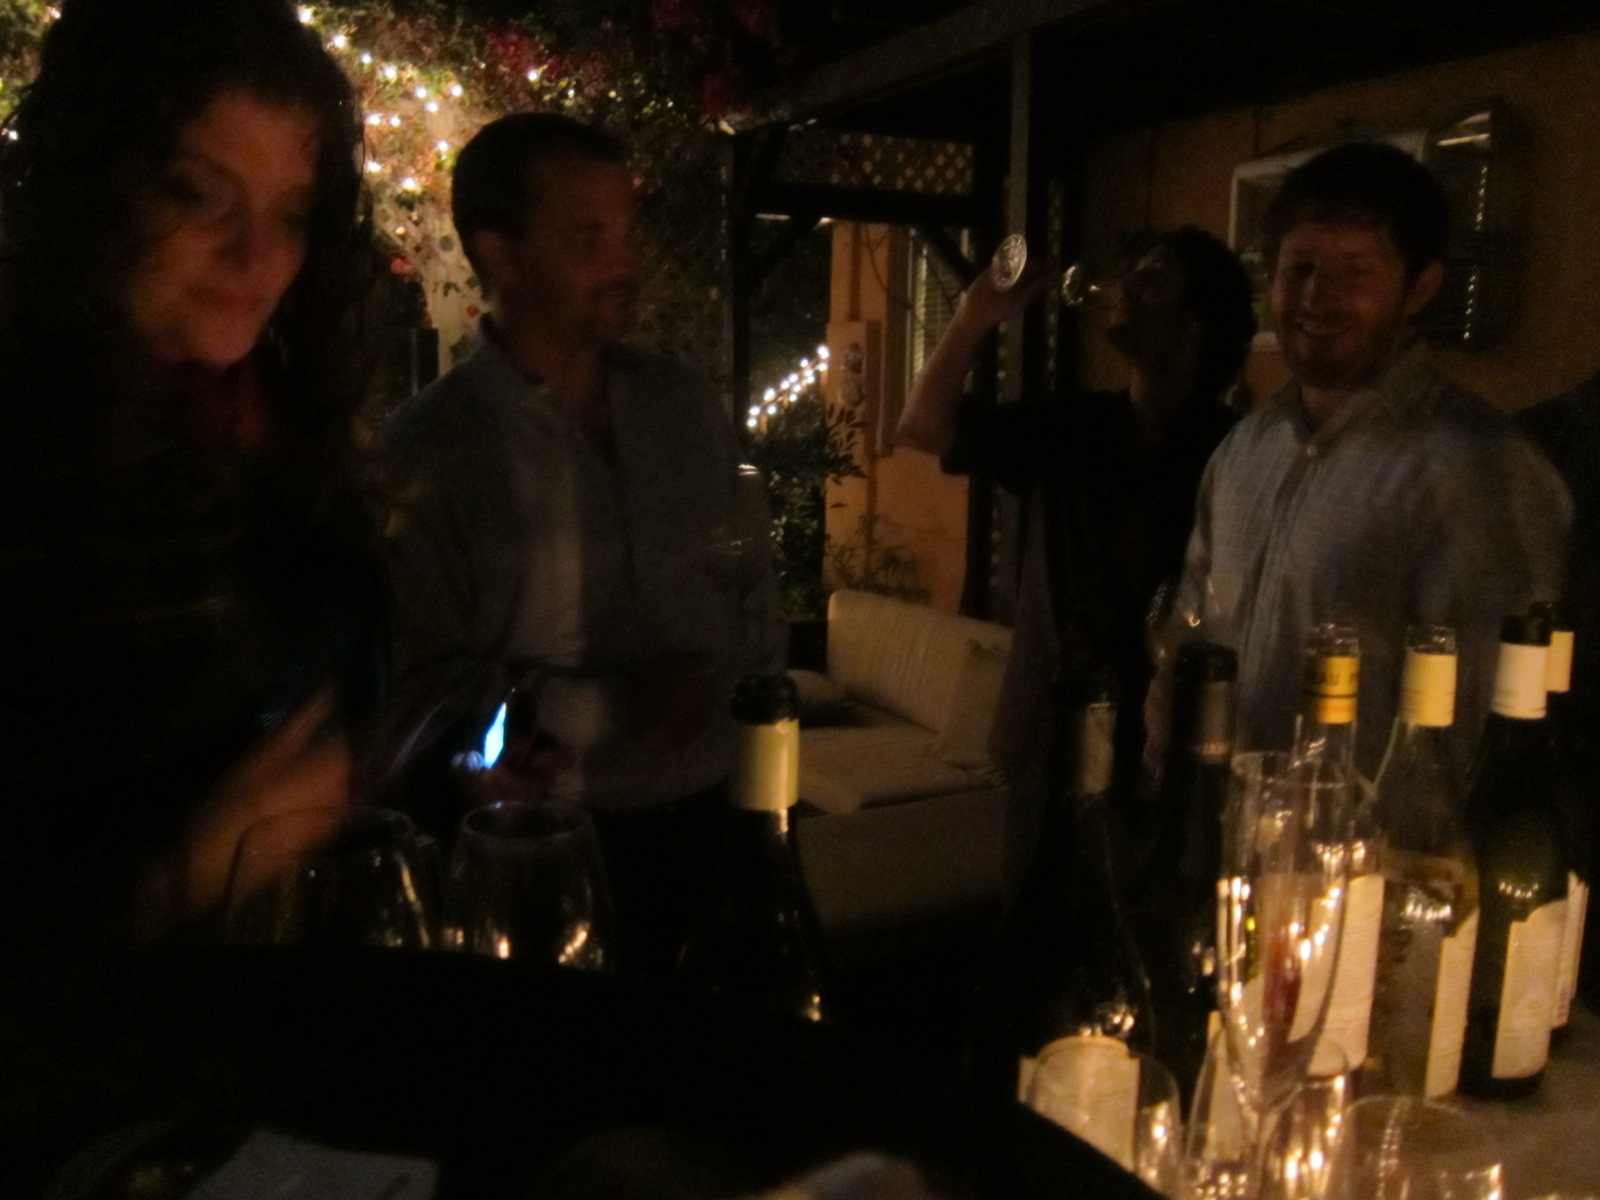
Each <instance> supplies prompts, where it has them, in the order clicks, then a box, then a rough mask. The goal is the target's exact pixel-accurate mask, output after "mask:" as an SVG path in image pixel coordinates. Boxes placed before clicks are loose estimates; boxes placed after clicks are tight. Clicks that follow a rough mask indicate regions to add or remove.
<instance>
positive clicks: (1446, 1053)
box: [1423, 913, 1478, 1100]
mask: <svg viewBox="0 0 1600 1200" xmlns="http://www.w3.org/2000/svg"><path fill="white" fill-rule="evenodd" d="M1477 947H1478V914H1477V913H1473V914H1472V915H1471V916H1470V917H1468V918H1467V919H1466V920H1465V921H1463V922H1461V928H1460V929H1458V930H1456V932H1455V933H1454V934H1453V935H1452V936H1450V937H1447V938H1445V939H1444V944H1443V945H1441V946H1440V947H1439V983H1438V986H1436V987H1435V988H1434V992H1433V1025H1432V1028H1431V1029H1430V1031H1429V1034H1428V1072H1427V1077H1426V1079H1425V1081H1424V1083H1423V1094H1424V1095H1425V1096H1426V1097H1427V1098H1428V1099H1429V1100H1433V1099H1435V1098H1437V1097H1439V1096H1448V1095H1449V1094H1450V1093H1451V1092H1453V1091H1455V1090H1456V1084H1457V1083H1458V1082H1460V1079H1461V1047H1462V1043H1463V1040H1464V1039H1465V1038H1466V1036H1467V1001H1468V1000H1469V999H1470V998H1471V995H1472V956H1473V953H1474V952H1475V951H1476V950H1477Z"/></svg>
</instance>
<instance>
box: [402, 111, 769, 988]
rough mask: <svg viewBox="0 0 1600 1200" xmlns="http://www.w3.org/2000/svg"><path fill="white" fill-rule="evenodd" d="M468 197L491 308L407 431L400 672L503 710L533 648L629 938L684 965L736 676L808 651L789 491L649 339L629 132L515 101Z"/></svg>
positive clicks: (486, 142)
mask: <svg viewBox="0 0 1600 1200" xmlns="http://www.w3.org/2000/svg"><path fill="white" fill-rule="evenodd" d="M453 205H454V217H455V224H456V230H457V232H458V233H459V235H460V238H461V242H462V245H463V247H464V248H465V250H466V252H467V255H468V257H469V258H470V259H471V261H472V263H473V266H474V267H475V268H476V270H477V272H478V277H479V278H480V279H482V280H483V282H484V287H485V292H486V296H487V299H488V303H489V308H490V313H491V315H490V316H489V317H488V318H486V319H485V321H484V323H483V328H482V334H483V336H482V338H481V340H480V342H479V345H478V346H477V348H476V349H475V350H474V351H473V353H472V355H471V356H470V357H469V358H468V359H467V360H466V361H465V362H463V363H462V364H461V365H460V366H458V367H456V368H455V369H454V370H452V371H450V372H449V373H448V374H447V375H445V376H444V378H442V379H440V380H438V381H437V382H436V383H434V384H433V385H432V386H430V387H429V388H427V389H425V390H424V391H423V392H421V393H420V394H418V395H417V396H415V397H413V398H412V399H411V400H410V401H408V402H407V403H405V404H404V405H402V406H401V407H400V408H399V409H398V410H397V411H396V412H395V414H394V416H393V417H392V418H391V420H390V422H389V424H388V426H387V427H386V429H385V431H384V454H385V457H386V459H387V464H388V467H389V469H390V471H391V473H392V475H393V478H394V481H395V486H396V491H397V495H398V498H399V505H400V508H399V512H398V514H397V518H396V526H395V528H394V530H393V546H394V566H395V580H396V591H397V610H398V613H397V641H398V647H399V657H400V680H399V682H400V686H401V687H402V688H405V689H411V690H414V689H415V688H416V687H417V686H419V681H421V682H420V686H424V687H425V686H427V684H426V681H427V680H428V679H430V678H437V679H444V680H448V681H450V682H449V685H448V686H450V687H452V688H454V689H456V690H457V691H458V692H460V693H461V697H460V698H461V700H462V702H463V703H464V704H465V705H466V706H467V707H471V706H472V705H473V704H474V702H476V701H482V702H483V703H482V704H481V705H480V707H479V713H478V715H479V716H480V717H481V716H482V715H483V712H484V710H485V709H486V708H487V707H491V706H492V704H493V703H494V701H495V700H496V699H497V696H496V689H497V688H502V687H503V686H504V684H505V683H506V682H508V681H510V680H511V679H513V677H514V676H516V675H517V674H518V673H519V672H521V671H523V670H524V669H529V668H531V671H532V674H531V675H530V676H529V677H528V678H529V679H530V681H531V682H530V690H531V692H532V694H533V696H534V707H535V709H536V720H537V721H538V723H539V725H540V727H541V729H542V730H543V731H544V733H545V735H546V736H548V737H549V738H551V739H553V740H554V741H555V742H557V743H560V744H561V745H562V746H563V747H564V748H565V750H566V751H567V753H568V754H569V755H570V759H571V766H570V767H565V768H557V769H555V770H554V771H553V777H552V778H550V779H549V780H548V782H549V784H550V786H551V787H552V788H553V789H554V790H555V791H556V792H557V793H558V794H565V795H568V796H572V797H575V798H581V799H582V801H583V803H584V804H585V805H587V806H588V808H589V809H590V811H591V812H592V813H593V814H594V816H595V823H596V826H597V828H598V830H599V833H600V837H601V841H602V845H603V847H604V849H605V851H606V854H607V858H608V863H609V866H610V868H611V871H612V882H613V887H614V889H615V890H616V892H617V902H618V909H619V917H620V919H621V924H622V926H623V936H624V939H625V944H624V947H623V953H624V957H625V960H631V963H632V965H633V966H636V967H640V968H642V969H644V970H645V971H647V972H650V971H657V970H663V969H665V968H666V967H668V966H670V961H671V955H672V953H673V951H674V950H675V947H674V946H673V945H672V943H673V940H674V937H675V936H677V935H680V934H682V933H683V932H685V929H684V928H683V927H682V926H683V923H684V922H686V921H688V920H690V919H692V912H693V909H694V907H695V903H696V901H695V889H696V886H697V881H698V880H699V879H700V878H701V877H703V876H704V875H705V873H706V862H707V860H706V857H705V855H706V849H705V846H704V844H703V840H702V839H701V837H700V836H699V834H698V832H697V831H698V830H699V829H700V828H701V827H702V826H704V825H705V823H706V822H707V821H708V820H714V818H715V813H716V807H717V804H718V802H719V801H718V796H719V794H720V792H721V790H722V788H723V785H724V782H725V780H726V777H727V774H728V770H729V767H730V757H731V753H732V737H733V724H732V720H731V718H730V716H729V713H728V705H729V702H730V699H731V696H732V690H733V682H734V680H735V679H736V678H737V677H738V676H739V675H741V674H744V673H747V672H751V671H773V670H780V671H781V670H782V668H783V663H784V641H785V635H784V626H783V623H782V620H781V617H780V615H779V612H778V609H777V605H776V589H775V586H774V583H773V579H772V574H771V569H770V562H769V553H770V551H769V540H768V537H767V534H766V517H765V513H766V507H765V503H764V501H763V500H762V498H761V497H760V496H759V495H758V494H752V493H751V492H750V491H749V489H748V488H747V487H741V481H740V478H739V476H738V472H737V467H738V464H739V451H738V444H737V442H736V440H735V436H734V430H733V426H732V424H731V421H730V418H729V414H728V411H727V409H726V408H725V407H724V405H723V404H722V403H721V401H720V400H719V399H718V398H717V397H716V396H714V395H713V394H712V393H711V392H710V390H709V389H708V388H707V387H706V386H705V384H704V383H703V381H701V380H700V379H699V378H697V377H696V376H695V375H693V374H692V373H691V372H689V371H687V370H685V369H684V368H683V367H681V366H678V365H676V364H674V363H672V362H669V361H667V360H665V359H662V358H660V357H658V356H655V355H652V354H648V353H646V352H644V351H642V350H640V349H637V348H635V347H632V346H629V345H627V344H625V343H624V341H623V339H624V338H625V336H626V335H627V334H628V333H629V332H630V331H631V330H632V329H633V326H634V322H635V317H636V309H637V305H638V298H639V277H640V257H641V252H640V249H639V245H638V241H637V230H636V227H635V225H636V201H635V196H634V180H633V175H632V173H631V172H630V170H629V169H628V165H627V160H626V156H625V154H624V151H623V149H622V147H621V146H620V145H619V144H618V143H617V142H615V141H614V140H613V139H611V138H610V137H609V136H607V135H606V134H604V133H602V132H600V131H598V130H595V129H593V128H590V127H588V126H585V125H582V124H580V123H578V122H576V121H573V120H571V119H570V118H566V117H562V116H558V115H555V114H549V113H520V114H516V115H513V116H509V117H504V118H501V119H500V120H497V121H494V122H492V123H490V124H489V125H487V126H485V127H484V128H483V129H482V130H480V131H479V132H478V134H477V135H476V136H475V137H474V138H473V139H472V140H471V141H470V142H469V143H468V144H467V145H466V146H465V147H463V148H462V151H461V154H460V156H459V157H458V159H457V162H456V168H455V175H454V200H453ZM478 688H482V689H483V691H482V692H481V694H479V695H476V696H475V695H474V694H473V692H474V690H475V689H478ZM445 832H449V831H445Z"/></svg>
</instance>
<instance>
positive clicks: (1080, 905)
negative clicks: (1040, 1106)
mask: <svg viewBox="0 0 1600 1200" xmlns="http://www.w3.org/2000/svg"><path fill="white" fill-rule="evenodd" d="M1058 694H1059V695H1060V696H1061V700H1062V706H1061V709H1060V711H1062V712H1063V713H1064V719H1063V721H1062V723H1061V730H1060V732H1061V737H1060V743H1059V745H1058V747H1057V749H1056V751H1055V753H1056V756H1057V758H1058V763H1057V766H1056V769H1055V771H1054V781H1053V783H1052V788H1051V790H1052V795H1051V798H1050V807H1049V810H1048V812H1047V814H1046V818H1045V824H1044V828H1043V830H1042V832H1041V835H1040V839H1039V844H1038V847H1037V848H1036V850H1035V853H1034V858H1033V861H1032V864H1031V865H1030V867H1029V870H1028V873H1027V875H1026V876H1025V878H1024V880H1023V883H1022V886H1021V888H1020V890H1019V891H1018V893H1017V899H1016V902H1015V904H1014V905H1013V906H1012V908H1011V911H1010V912H1009V913H1008V914H1007V917H1006V920H1005V922H1004V924H1003V926H1002V929H1001V931H1000V934H999V937H998V939H997V942H996V947H995V954H994V959H993V962H992V964H991V966H990V968H989V970H988V971H987V973H986V977H985V980H984V983H983V986H982V989H981V993H980V997H979V1003H978V1007H977V1014H976V1018H975V1027H974V1032H973V1045H972V1049H971V1059H970V1066H971V1074H972V1082H973V1086H974V1088H975V1089H977V1090H980V1091H982V1092H984V1093H987V1094H990V1095H991V1096H997V1095H1001V1094H1010V1095H1013V1096H1015V1097H1017V1098H1022V1097H1024V1096H1026V1094H1027V1089H1028V1085H1029V1083H1030V1082H1031V1077H1032V1069H1033V1066H1034V1064H1035V1063H1036V1062H1037V1060H1038V1057H1039V1055H1040V1054H1041V1053H1042V1052H1043V1051H1044V1050H1045V1049H1046V1048H1047V1047H1048V1046H1049V1045H1050V1044H1051V1043H1052V1042H1054V1041H1056V1040H1057V1039H1059V1038H1066V1037H1085V1036H1086V1037H1104V1038H1115V1039H1117V1040H1119V1041H1121V1042H1123V1043H1125V1044H1127V1045H1129V1046H1131V1047H1132V1048H1134V1049H1136V1050H1143V1051H1148V1050H1149V1049H1150V1048H1151V1042H1152V1033H1153V1030H1152V1017H1151V1010H1150V994H1149V984H1148V982H1147V981H1146V978H1145V974H1144V967H1143V964H1142V963H1141V961H1140V958H1139V953H1138V950H1137V949H1136V947H1135V944H1134V941H1133V937H1132V935H1131V933H1130V931H1129V927H1128V923H1127V921H1126V919H1125V917H1124V914H1123V911H1122V907H1121V904H1120V903H1119V900H1118V894H1117V886H1116V868H1115V865H1114V863H1113V851H1112V840H1111V835H1110V830H1109V827H1108V822H1107V812H1106V809H1107V805H1108V803H1109V802H1110V795H1111V780H1112V766H1113V762H1112V760H1113V731H1114V729H1115V726H1116V712H1117V710H1116V704H1115V702H1114V700H1113V695H1112V677H1111V675H1110V674H1109V673H1108V672H1104V671H1098V670H1096V671H1088V672H1083V673H1080V674H1077V675H1074V676H1072V677H1071V678H1069V679H1068V680H1066V681H1065V682H1064V683H1063V684H1061V685H1059V686H1058Z"/></svg>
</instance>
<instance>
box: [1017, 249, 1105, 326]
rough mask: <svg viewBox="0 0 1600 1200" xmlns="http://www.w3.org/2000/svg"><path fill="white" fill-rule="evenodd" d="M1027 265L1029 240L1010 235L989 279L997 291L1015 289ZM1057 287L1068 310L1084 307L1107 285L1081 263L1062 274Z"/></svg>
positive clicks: (1075, 264)
mask: <svg viewBox="0 0 1600 1200" xmlns="http://www.w3.org/2000/svg"><path fill="white" fill-rule="evenodd" d="M1027 265H1028V239H1027V238H1025V237H1023V236H1022V234H1020V233H1011V234H1007V235H1006V236H1005V237H1004V238H1003V239H1002V240H1001V242H1000V245H999V246H997V247H996V248H995V252H994V256H993V257H992V258H991V259H990V260H989V278H990V280H991V281H992V282H993V284H994V288H995V291H997V292H1009V291H1010V290H1011V289H1012V288H1014V287H1016V286H1017V280H1019V279H1021V278H1022V272H1023V270H1024V269H1025V268H1026V267H1027ZM1056 286H1057V290H1058V291H1059V293H1060V295H1061V303H1063V304H1065V305H1066V306H1067V307H1068V308H1082V307H1083V306H1084V305H1085V304H1087V303H1089V301H1090V300H1091V299H1093V298H1094V297H1096V296H1099V295H1101V294H1103V293H1104V292H1105V285H1104V284H1103V283H1100V282H1099V281H1098V280H1096V279H1095V278H1094V276H1093V273H1092V272H1091V271H1090V269H1089V267H1088V265H1087V264H1085V263H1081V262H1076V263H1073V264H1072V265H1071V266H1069V267H1068V268H1067V269H1066V270H1065V271H1063V272H1062V273H1061V279H1060V282H1059V283H1058V284H1057V285H1056Z"/></svg>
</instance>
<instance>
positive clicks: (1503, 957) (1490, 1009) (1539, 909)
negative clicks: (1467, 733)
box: [1461, 616, 1567, 1099]
mask: <svg viewBox="0 0 1600 1200" xmlns="http://www.w3.org/2000/svg"><path fill="white" fill-rule="evenodd" d="M1549 647H1550V627H1549V624H1548V623H1547V622H1546V621H1544V620H1543V619H1542V618H1540V617H1537V616H1525V617H1510V618H1507V620H1506V622H1505V625H1504V627H1503V628H1502V629H1501V632H1500V657H1499V662H1498V665H1497V667H1496V670H1495V682H1494V693H1493V699H1492V701H1491V708H1490V713H1489V718H1488V722H1487V724H1486V725H1485V727H1484V732H1483V742H1482V745H1481V746H1480V748H1479V751H1478V757H1477V760H1476V762H1475V763H1474V764H1473V770H1472V780H1471V782H1470V784H1469V785H1468V788H1467V816H1468V820H1469V822H1470V823H1471V825H1472V830H1473V847H1474V850H1475V852H1476V854H1477V858H1478V878H1479V891H1478V901H1479V905H1480V908H1479V914H1480V915H1479V926H1478V951H1477V955H1476V956H1475V958H1474V961H1473V964H1472V994H1471V1000H1470V1002H1469V1007H1468V1015H1467V1040H1466V1046H1465V1049H1464V1051H1463V1056H1462V1063H1461V1087H1462V1090H1463V1091H1468V1092H1470V1093H1472V1094H1473V1095H1477V1096H1485V1097H1489V1098H1496V1099H1498V1098H1509V1097H1514V1096H1526V1095H1530V1094H1532V1093H1533V1092H1535V1091H1537V1090H1538V1088H1539V1084H1540V1082H1541V1081H1542V1080H1543V1078H1544V1068H1545V1062H1546V1060H1547V1059H1548V1057H1549V1053H1550V1021H1551V1018H1552V1016H1553V1015H1554V1012H1555V1003H1556V986H1557V982H1558V978H1559V971H1560V966H1561V944H1562V940H1563V938H1564V936H1565V927H1566V918H1567V914H1566V908H1567V864H1566V857H1565V855H1564V854H1563V852H1562V847H1561V826H1560V821H1559V818H1558V816H1557V814H1556V809H1555V799H1554V795H1553V792H1554V786H1553V780H1552V778H1551V772H1550V761H1549V748H1548V745H1547V744H1546V730H1545V724H1544V717H1545V705H1546V700H1545V697H1546V692H1545V672H1546V660H1547V658H1548V656H1549Z"/></svg>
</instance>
